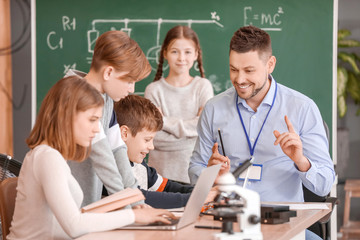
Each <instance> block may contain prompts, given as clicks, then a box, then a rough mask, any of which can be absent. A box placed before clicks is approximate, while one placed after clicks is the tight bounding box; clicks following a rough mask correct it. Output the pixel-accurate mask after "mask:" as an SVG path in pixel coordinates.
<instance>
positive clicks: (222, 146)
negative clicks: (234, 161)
mask: <svg viewBox="0 0 360 240" xmlns="http://www.w3.org/2000/svg"><path fill="white" fill-rule="evenodd" d="M218 133H219V137H220V143H221V149H222V152H223V154H224V156H226V153H225V148H224V144H223V141H222V137H221V132H220V128H218Z"/></svg>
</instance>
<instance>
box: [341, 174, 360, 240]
mask: <svg viewBox="0 0 360 240" xmlns="http://www.w3.org/2000/svg"><path fill="white" fill-rule="evenodd" d="M351 198H360V179H348V180H346V182H345V202H344V223H343V225H342V226H341V228H340V232H341V233H342V234H343V237H342V239H343V240H345V239H349V238H356V239H359V238H360V221H350V203H351Z"/></svg>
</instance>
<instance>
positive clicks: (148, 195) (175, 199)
mask: <svg viewBox="0 0 360 240" xmlns="http://www.w3.org/2000/svg"><path fill="white" fill-rule="evenodd" d="M140 190H141V192H142V193H143V194H144V196H145V203H146V204H149V205H150V206H152V207H154V208H167V209H169V208H178V207H184V206H185V205H186V203H187V201H188V200H189V197H190V193H173V192H153V191H147V190H144V189H140Z"/></svg>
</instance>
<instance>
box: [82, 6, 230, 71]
mask: <svg viewBox="0 0 360 240" xmlns="http://www.w3.org/2000/svg"><path fill="white" fill-rule="evenodd" d="M211 15H212V19H211V20H192V19H187V20H181V19H176V20H175V19H174V20H172V19H162V18H159V19H128V18H124V19H94V20H93V21H92V23H91V25H92V29H91V30H89V31H88V32H87V42H88V52H89V53H90V54H91V55H92V54H93V53H94V46H95V42H96V39H97V38H98V37H99V35H100V31H99V29H102V28H104V25H105V26H106V28H107V29H110V30H121V31H124V32H126V33H127V34H128V35H129V36H130V37H131V31H132V30H133V29H132V28H130V27H129V25H130V24H131V23H140V24H142V23H144V24H149V23H152V24H154V25H155V27H157V32H156V43H155V45H154V46H153V47H150V48H149V49H148V50H147V51H146V57H147V59H148V60H149V62H150V64H151V67H152V69H153V70H156V69H157V65H158V63H159V62H158V59H159V58H158V57H159V53H160V50H161V44H160V32H161V26H162V24H165V23H170V24H187V26H188V27H191V26H192V25H193V24H215V25H217V26H218V27H221V28H223V27H224V26H223V25H222V24H220V23H219V22H218V20H220V17H219V16H217V15H216V13H215V14H214V13H211ZM143 50H144V52H145V49H143ZM87 61H88V62H89V63H90V62H91V57H88V58H87ZM164 67H165V65H164ZM166 67H167V66H166Z"/></svg>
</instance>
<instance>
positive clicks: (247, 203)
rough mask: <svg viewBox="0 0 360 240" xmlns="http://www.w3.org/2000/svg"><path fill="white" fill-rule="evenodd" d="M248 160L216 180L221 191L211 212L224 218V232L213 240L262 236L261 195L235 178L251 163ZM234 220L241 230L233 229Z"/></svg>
mask: <svg viewBox="0 0 360 240" xmlns="http://www.w3.org/2000/svg"><path fill="white" fill-rule="evenodd" d="M251 165H252V163H251V160H246V161H245V162H244V163H243V164H242V165H241V166H239V167H238V168H237V169H236V170H235V171H234V172H233V173H230V172H228V173H226V174H223V175H222V176H220V177H219V179H218V181H217V186H218V195H217V196H216V198H215V203H214V209H213V210H211V211H210V214H211V215H213V216H214V219H215V220H220V221H222V232H221V233H216V234H215V235H214V240H233V239H234V240H235V239H236V240H245V239H246V240H262V239H263V237H262V233H261V215H260V196H259V194H258V193H257V192H255V191H252V190H249V189H246V188H243V187H241V186H239V185H237V184H236V178H237V177H238V176H239V175H240V174H241V173H242V172H243V171H245V170H246V169H247V168H248V167H249V166H251ZM233 224H238V225H239V228H240V232H234V230H233Z"/></svg>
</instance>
